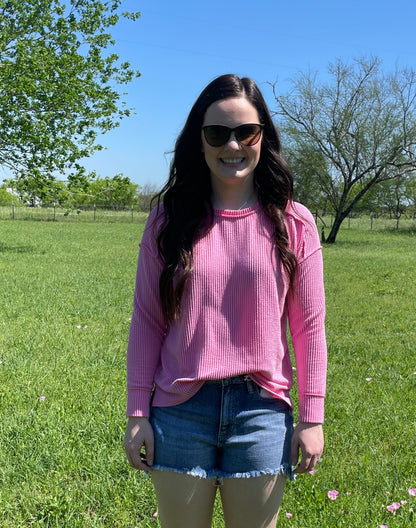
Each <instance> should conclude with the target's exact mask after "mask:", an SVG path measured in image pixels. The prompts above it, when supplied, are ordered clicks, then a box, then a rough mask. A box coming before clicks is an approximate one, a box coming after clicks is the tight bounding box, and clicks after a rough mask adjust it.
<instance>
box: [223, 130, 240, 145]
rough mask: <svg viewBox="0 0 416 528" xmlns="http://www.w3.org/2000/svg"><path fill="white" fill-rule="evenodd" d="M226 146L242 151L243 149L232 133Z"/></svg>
mask: <svg viewBox="0 0 416 528" xmlns="http://www.w3.org/2000/svg"><path fill="white" fill-rule="evenodd" d="M226 146H227V147H231V148H234V149H240V148H241V144H240V142H239V141H238V140H237V138H236V137H235V133H234V132H231V134H230V137H229V138H228V141H227V143H226Z"/></svg>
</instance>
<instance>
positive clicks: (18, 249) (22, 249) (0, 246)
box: [0, 242, 45, 253]
mask: <svg viewBox="0 0 416 528" xmlns="http://www.w3.org/2000/svg"><path fill="white" fill-rule="evenodd" d="M0 253H36V248H35V247H34V246H18V245H17V246H9V245H7V244H4V243H3V242H0ZM41 253H45V252H44V251H42V252H41Z"/></svg>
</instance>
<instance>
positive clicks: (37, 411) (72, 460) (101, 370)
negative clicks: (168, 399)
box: [0, 221, 416, 528]
mask: <svg viewBox="0 0 416 528" xmlns="http://www.w3.org/2000/svg"><path fill="white" fill-rule="evenodd" d="M142 230H143V224H139V225H138V224H137V223H134V224H132V223H131V224H106V225H105V226H103V225H102V224H92V223H91V224H85V223H71V224H65V223H54V222H41V223H39V222H20V221H15V222H10V221H8V222H7V223H6V222H0V232H1V233H2V242H1V243H0V276H1V281H2V284H5V285H7V286H6V287H4V288H1V289H0V304H1V306H2V318H1V319H0V386H1V391H0V415H1V420H0V503H1V508H0V526H2V527H3V528H23V527H27V526H36V527H39V528H40V527H52V526H68V527H71V528H87V527H94V528H104V527H105V528H108V527H114V528H117V527H118V528H134V527H135V526H140V528H157V526H158V520H157V519H156V518H154V517H153V514H154V512H155V510H156V501H155V496H154V493H153V490H152V486H151V482H150V479H148V478H146V477H145V476H144V475H143V474H138V473H137V472H135V471H134V470H132V469H131V468H130V467H129V466H128V464H127V462H126V460H125V457H124V452H123V449H122V441H123V430H124V426H125V418H124V414H125V402H126V391H125V353H126V344H127V337H128V329H129V323H130V321H129V318H130V317H131V311H132V300H133V288H134V276H135V268H136V263H137V251H138V247H137V243H138V241H139V240H140V237H141V233H142ZM338 238H339V239H338V243H337V244H336V245H329V246H325V247H324V263H325V284H326V292H327V314H328V315H327V334H328V348H329V373H328V397H327V404H326V416H327V421H326V424H325V435H326V449H325V452H324V456H323V461H322V462H321V463H320V464H318V468H317V472H316V474H314V475H309V474H306V475H304V476H299V477H298V478H297V480H296V482H293V483H291V484H290V485H288V486H287V490H286V493H285V497H284V499H283V504H282V509H281V513H280V517H279V526H282V527H283V528H286V527H288V528H289V527H290V528H316V527H323V528H329V527H330V528H337V527H339V528H340V527H345V528H346V527H348V528H362V527H379V526H380V525H383V524H385V525H388V526H389V528H403V527H407V526H409V527H410V526H413V525H414V522H415V514H414V512H412V508H413V510H415V507H416V504H415V502H416V499H415V497H414V496H413V495H411V494H410V493H409V491H408V490H413V489H414V488H415V487H416V482H415V478H416V477H415V473H414V446H415V442H414V439H415V434H416V429H415V427H416V424H415V416H416V402H415V398H414V394H415V389H416V375H415V372H416V364H415V360H414V350H415V348H416V328H415V325H414V299H415V297H416V283H415V281H414V275H415V270H416V236H415V234H414V231H413V234H412V232H408V233H406V232H399V231H398V232H393V231H383V232H371V231H369V230H368V229H367V228H366V229H365V230H364V231H363V230H360V229H353V228H351V229H344V226H342V227H341V230H340V232H339V237H338ZM45 278H47V281H45ZM351 285H354V287H351ZM295 373H296V372H295ZM295 399H296V398H295ZM332 490H337V491H338V492H339V493H338V495H337V498H336V500H331V499H330V498H329V497H328V492H329V491H332ZM331 496H332V497H333V496H334V494H332V495H331ZM401 501H407V503H408V504H403V505H401V507H400V508H399V509H398V510H394V511H395V513H394V512H390V510H388V509H387V506H390V505H391V504H394V503H395V502H398V503H399V504H401ZM287 513H288V514H292V517H291V518H289V517H287V516H286V514H287ZM223 526H224V524H223V521H222V513H221V508H220V506H219V504H218V503H217V505H216V509H215V518H214V522H213V528H222V527H223Z"/></svg>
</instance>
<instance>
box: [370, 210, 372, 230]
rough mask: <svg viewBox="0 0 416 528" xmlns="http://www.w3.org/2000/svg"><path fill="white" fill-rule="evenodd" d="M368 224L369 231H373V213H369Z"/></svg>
mask: <svg viewBox="0 0 416 528" xmlns="http://www.w3.org/2000/svg"><path fill="white" fill-rule="evenodd" d="M370 224H371V231H372V230H373V213H372V212H371V213H370Z"/></svg>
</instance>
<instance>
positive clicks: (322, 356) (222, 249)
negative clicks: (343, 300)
mask: <svg viewBox="0 0 416 528" xmlns="http://www.w3.org/2000/svg"><path fill="white" fill-rule="evenodd" d="M155 221H157V219H156V211H155V210H154V211H153V212H152V213H151V215H150V217H149V220H148V223H147V225H146V228H145V230H144V233H143V238H142V242H141V244H140V246H141V249H140V253H139V261H138V270H137V277H136V289H135V295H134V309H133V316H132V321H131V328H130V336H129V344H128V353H127V388H128V403H127V415H128V416H148V415H149V403H150V399H151V393H152V390H153V388H154V396H153V401H152V405H155V406H171V405H176V404H179V403H182V402H183V401H185V400H187V399H188V398H190V397H191V396H193V395H194V394H195V393H196V392H197V391H198V389H199V388H200V387H201V386H202V384H203V383H204V380H207V379H220V378H227V377H231V376H237V375H240V374H248V375H250V377H251V378H252V379H253V380H254V381H255V382H256V383H257V384H259V385H260V386H261V387H262V388H264V389H265V390H266V391H269V392H270V393H272V394H273V395H274V396H275V397H277V398H281V399H282V400H284V401H286V402H288V403H289V404H290V405H292V403H291V399H290V395H289V391H290V389H291V387H292V384H293V379H292V365H291V360H290V354H289V348H288V343H287V338H286V332H287V326H288V323H289V327H290V332H291V336H292V344H293V348H294V353H295V359H296V369H297V382H298V392H299V421H302V422H312V423H322V422H323V417H324V396H325V380H326V341H325V328H324V319H325V299H324V286H323V269H322V252H321V251H320V250H321V245H320V240H319V235H318V232H317V229H316V226H315V222H314V219H313V217H312V215H311V213H310V212H309V211H308V210H307V209H306V208H305V207H304V206H302V205H300V204H294V205H293V206H290V207H289V208H288V210H287V212H286V221H285V222H286V226H287V230H288V234H289V239H290V247H291V249H292V250H293V251H294V252H295V254H296V256H297V259H298V265H299V266H298V271H297V275H296V281H295V288H294V290H293V291H291V292H290V293H289V292H288V280H287V277H286V273H285V272H284V270H283V266H282V264H281V262H280V259H279V254H278V251H277V249H276V248H275V247H274V245H273V243H272V238H273V226H272V224H271V222H270V220H269V219H268V218H267V217H266V215H265V214H264V212H263V211H262V209H261V207H260V206H259V205H256V206H254V207H251V208H247V209H243V210H240V211H228V210H216V211H215V217H214V225H213V227H212V229H211V230H210V231H209V233H208V234H207V235H206V236H205V237H204V238H202V239H201V240H199V241H198V242H197V243H196V245H195V247H194V270H193V273H192V276H191V279H190V280H189V282H188V283H187V286H186V289H185V292H184V296H183V298H182V316H181V318H180V319H179V320H178V321H177V322H175V323H174V324H172V325H171V326H169V327H168V328H166V327H165V324H164V320H163V315H162V311H161V305H160V300H159V276H160V272H161V269H162V262H161V259H160V257H159V256H158V252H157V247H156V242H155V238H154V233H155V230H154V227H153V224H154V222H155Z"/></svg>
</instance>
